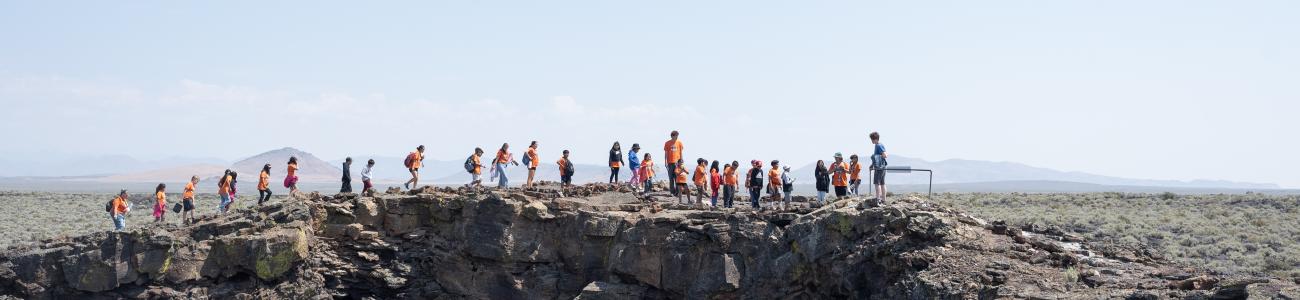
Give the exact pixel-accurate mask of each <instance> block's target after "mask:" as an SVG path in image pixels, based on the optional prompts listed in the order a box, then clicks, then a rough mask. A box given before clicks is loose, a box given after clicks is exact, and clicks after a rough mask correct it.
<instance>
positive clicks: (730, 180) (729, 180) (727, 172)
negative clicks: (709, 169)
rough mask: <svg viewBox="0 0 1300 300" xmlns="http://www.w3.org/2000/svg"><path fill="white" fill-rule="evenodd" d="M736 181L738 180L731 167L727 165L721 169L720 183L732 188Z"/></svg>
mask: <svg viewBox="0 0 1300 300" xmlns="http://www.w3.org/2000/svg"><path fill="white" fill-rule="evenodd" d="M738 181H739V180H738V178H736V170H735V169H732V168H731V165H727V167H726V168H723V171H722V183H724V184H726V185H729V186H733V187H734V186H736V183H737V182H738Z"/></svg>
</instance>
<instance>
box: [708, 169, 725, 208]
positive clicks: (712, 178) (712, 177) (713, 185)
mask: <svg viewBox="0 0 1300 300" xmlns="http://www.w3.org/2000/svg"><path fill="white" fill-rule="evenodd" d="M721 186H722V175H721V174H718V161H716V160H715V161H713V164H712V165H710V166H709V189H710V190H712V191H713V194H712V196H710V197H709V205H711V206H713V208H715V209H716V208H718V188H719V187H721Z"/></svg>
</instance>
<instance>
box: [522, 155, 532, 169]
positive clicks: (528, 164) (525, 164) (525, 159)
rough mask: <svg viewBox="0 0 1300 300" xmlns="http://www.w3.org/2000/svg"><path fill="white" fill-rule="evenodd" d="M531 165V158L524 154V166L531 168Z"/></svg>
mask: <svg viewBox="0 0 1300 300" xmlns="http://www.w3.org/2000/svg"><path fill="white" fill-rule="evenodd" d="M532 165H533V156H532V155H528V153H524V166H532Z"/></svg>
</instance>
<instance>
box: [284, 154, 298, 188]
mask: <svg viewBox="0 0 1300 300" xmlns="http://www.w3.org/2000/svg"><path fill="white" fill-rule="evenodd" d="M287 170H288V171H286V172H285V174H284V187H285V188H287V189H289V196H290V197H292V196H293V194H295V193H297V192H298V175H297V174H298V158H297V157H293V156H290V157H289V166H288V169H287Z"/></svg>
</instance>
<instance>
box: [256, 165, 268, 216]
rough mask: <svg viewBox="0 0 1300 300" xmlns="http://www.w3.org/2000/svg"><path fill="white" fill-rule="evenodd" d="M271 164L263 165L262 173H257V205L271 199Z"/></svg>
mask: <svg viewBox="0 0 1300 300" xmlns="http://www.w3.org/2000/svg"><path fill="white" fill-rule="evenodd" d="M270 181H271V164H265V165H262V172H261V174H258V175H257V206H262V203H266V201H267V200H271V186H270Z"/></svg>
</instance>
